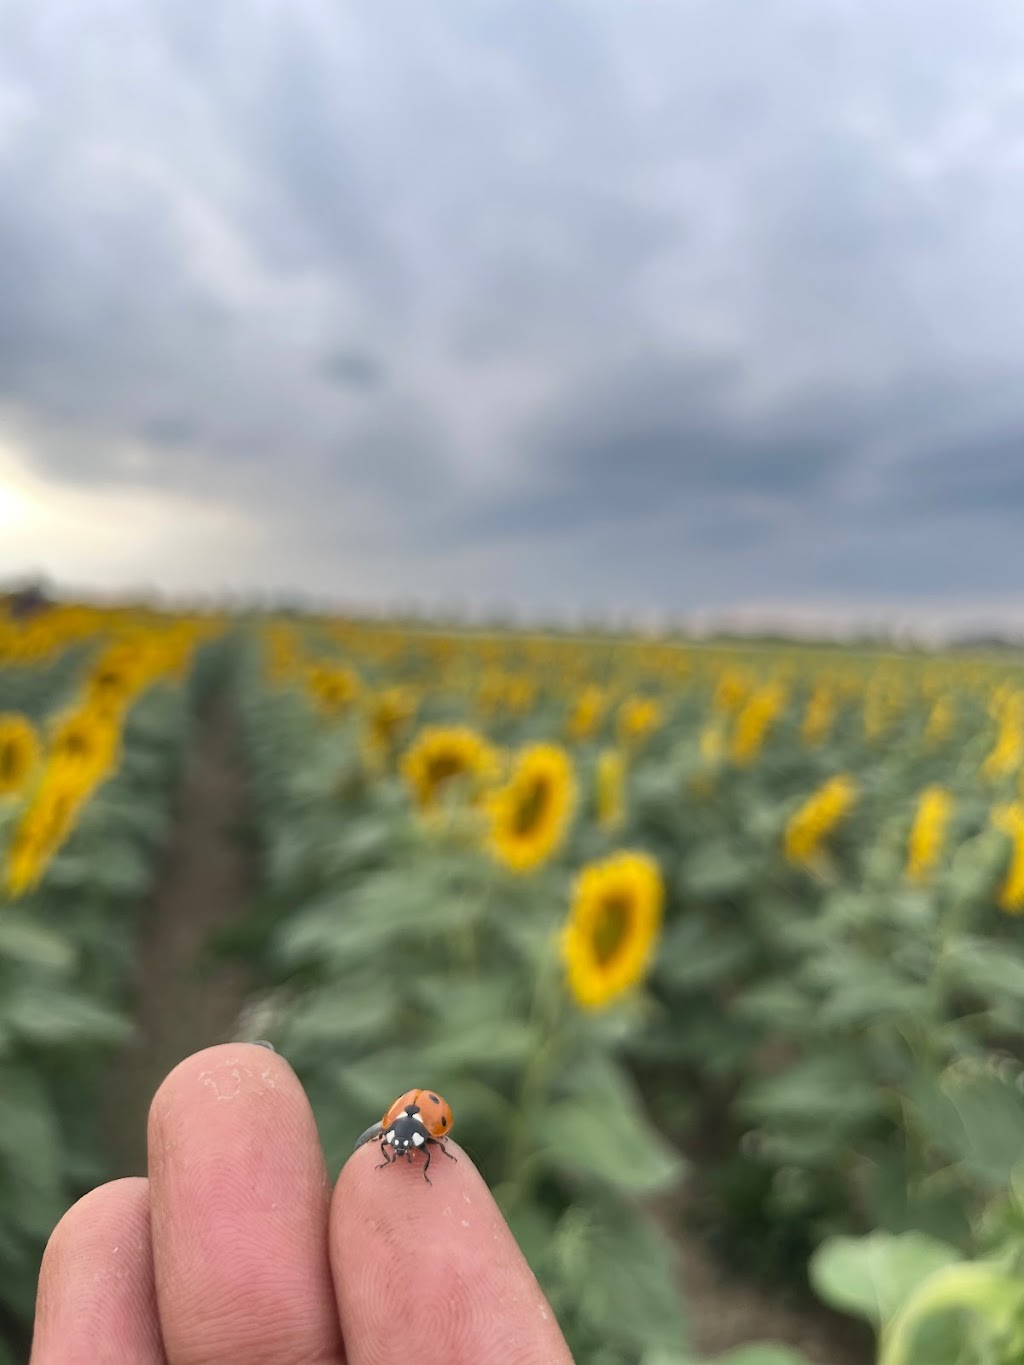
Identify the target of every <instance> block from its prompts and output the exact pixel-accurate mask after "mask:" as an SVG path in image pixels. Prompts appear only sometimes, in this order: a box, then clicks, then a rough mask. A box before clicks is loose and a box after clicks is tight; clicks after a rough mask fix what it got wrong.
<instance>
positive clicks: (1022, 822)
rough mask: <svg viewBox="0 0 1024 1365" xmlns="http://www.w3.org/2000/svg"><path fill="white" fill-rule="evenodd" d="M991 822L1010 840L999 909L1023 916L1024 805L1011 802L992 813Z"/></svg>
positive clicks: (1018, 802)
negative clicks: (1008, 859)
mask: <svg viewBox="0 0 1024 1365" xmlns="http://www.w3.org/2000/svg"><path fill="white" fill-rule="evenodd" d="M992 822H993V824H994V825H995V826H996V828H997V829H1000V830H1002V832H1003V833H1004V834H1005V835H1006V836H1007V838H1008V839H1009V840H1010V862H1009V866H1008V867H1007V870H1006V876H1005V878H1004V880H1003V884H1002V886H1001V887H1000V888H999V908H1000V909H1001V910H1005V911H1006V913H1007V914H1008V915H1020V914H1024V804H1022V803H1021V802H1020V801H1014V802H1011V804H1010V805H1008V806H999V807H998V808H997V809H996V810H995V811H993V812H992Z"/></svg>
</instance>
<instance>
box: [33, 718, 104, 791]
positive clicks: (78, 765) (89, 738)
mask: <svg viewBox="0 0 1024 1365" xmlns="http://www.w3.org/2000/svg"><path fill="white" fill-rule="evenodd" d="M119 738H120V731H119V728H118V725H117V723H116V721H114V720H113V719H112V718H111V717H110V716H109V715H107V714H106V713H104V712H101V711H97V710H95V709H94V708H92V707H81V708H80V709H79V710H77V711H69V712H67V713H66V714H65V715H64V716H62V717H59V718H58V719H57V720H56V721H55V723H54V726H53V730H52V733H51V736H50V757H49V761H50V763H52V764H59V765H62V766H65V767H67V768H68V769H69V770H71V769H73V770H74V771H75V772H76V773H81V774H82V775H83V777H84V778H85V779H86V780H87V781H88V782H90V783H92V784H95V783H97V782H99V781H101V780H102V778H104V777H105V776H106V775H107V773H109V772H110V770H111V769H112V768H113V767H114V766H115V764H116V762H117V757H118V742H119Z"/></svg>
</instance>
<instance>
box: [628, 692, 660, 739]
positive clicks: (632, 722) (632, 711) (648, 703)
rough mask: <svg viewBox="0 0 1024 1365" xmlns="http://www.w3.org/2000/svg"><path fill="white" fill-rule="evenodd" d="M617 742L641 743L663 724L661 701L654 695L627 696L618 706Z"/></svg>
mask: <svg viewBox="0 0 1024 1365" xmlns="http://www.w3.org/2000/svg"><path fill="white" fill-rule="evenodd" d="M617 719H618V732H619V743H620V744H624V745H627V746H628V745H633V744H641V743H643V741H644V740H645V739H647V737H648V736H649V735H651V734H653V733H654V731H655V730H657V729H659V728H660V726H661V725H663V724H664V720H665V715H664V711H663V709H662V706H661V703H660V702H659V701H658V700H657V699H656V698H654V697H627V698H626V700H625V701H624V702H623V703H622V705H621V706H620V707H619V714H618V718H617Z"/></svg>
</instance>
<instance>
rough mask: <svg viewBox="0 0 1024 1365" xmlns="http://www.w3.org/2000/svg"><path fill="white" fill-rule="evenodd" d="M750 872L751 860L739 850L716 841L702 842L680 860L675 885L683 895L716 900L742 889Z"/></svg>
mask: <svg viewBox="0 0 1024 1365" xmlns="http://www.w3.org/2000/svg"><path fill="white" fill-rule="evenodd" d="M754 871H755V865H754V863H753V862H752V861H751V860H750V859H749V858H748V857H746V856H745V855H744V854H743V853H741V851H740V850H739V849H737V848H735V847H733V845H732V844H729V843H727V842H725V841H724V840H718V841H716V842H712V843H707V844H702V845H701V846H700V847H699V848H697V849H695V850H694V852H692V853H691V854H690V855H689V856H688V857H687V858H686V859H685V860H684V862H683V864H682V866H681V867H680V869H679V887H680V890H681V891H682V893H683V895H684V896H688V897H690V896H692V897H695V898H697V899H698V900H717V899H720V898H724V897H727V896H734V895H736V894H737V893H738V892H740V891H744V890H745V889H746V888H747V886H748V885H749V884H750V881H751V878H752V877H753V875H754Z"/></svg>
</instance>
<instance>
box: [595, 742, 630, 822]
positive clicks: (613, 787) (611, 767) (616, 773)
mask: <svg viewBox="0 0 1024 1365" xmlns="http://www.w3.org/2000/svg"><path fill="white" fill-rule="evenodd" d="M625 817H626V756H625V754H624V753H623V752H622V750H621V749H602V750H601V753H600V755H599V756H598V760H597V823H598V824H599V825H600V826H601V828H602V829H615V828H617V827H618V826H619V825H621V824H622V822H623V820H624V819H625Z"/></svg>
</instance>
